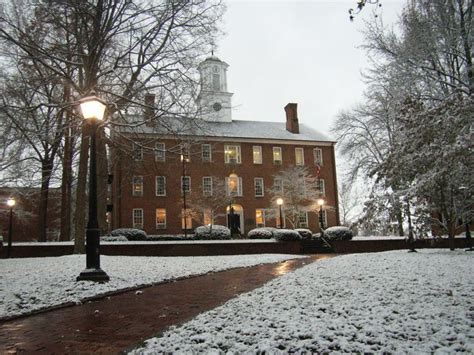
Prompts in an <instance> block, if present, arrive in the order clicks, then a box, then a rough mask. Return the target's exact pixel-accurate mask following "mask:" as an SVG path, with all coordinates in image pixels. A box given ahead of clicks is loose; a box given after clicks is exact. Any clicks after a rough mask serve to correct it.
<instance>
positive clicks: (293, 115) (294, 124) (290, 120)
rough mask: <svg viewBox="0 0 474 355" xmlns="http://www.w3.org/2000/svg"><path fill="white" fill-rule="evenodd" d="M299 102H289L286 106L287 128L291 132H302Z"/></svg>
mask: <svg viewBox="0 0 474 355" xmlns="http://www.w3.org/2000/svg"><path fill="white" fill-rule="evenodd" d="M297 106H298V104H294V103H289V104H288V105H286V106H285V112H286V130H287V131H288V132H291V133H300V126H299V124H298V109H297Z"/></svg>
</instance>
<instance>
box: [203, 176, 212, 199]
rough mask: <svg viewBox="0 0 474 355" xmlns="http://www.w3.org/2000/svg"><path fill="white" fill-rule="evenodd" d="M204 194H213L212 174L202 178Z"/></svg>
mask: <svg viewBox="0 0 474 355" xmlns="http://www.w3.org/2000/svg"><path fill="white" fill-rule="evenodd" d="M202 194H203V195H204V196H212V176H204V177H203V178H202Z"/></svg>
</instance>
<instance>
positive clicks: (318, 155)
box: [313, 148, 323, 166]
mask: <svg viewBox="0 0 474 355" xmlns="http://www.w3.org/2000/svg"><path fill="white" fill-rule="evenodd" d="M313 154H314V164H315V165H320V166H323V150H322V149H321V148H314V149H313Z"/></svg>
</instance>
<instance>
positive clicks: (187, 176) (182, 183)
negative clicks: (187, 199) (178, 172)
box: [181, 175, 191, 194]
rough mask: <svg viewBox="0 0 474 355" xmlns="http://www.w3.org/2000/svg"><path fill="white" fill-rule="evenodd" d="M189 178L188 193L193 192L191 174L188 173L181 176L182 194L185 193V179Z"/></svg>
mask: <svg viewBox="0 0 474 355" xmlns="http://www.w3.org/2000/svg"><path fill="white" fill-rule="evenodd" d="M185 179H187V180H188V181H189V183H188V189H187V190H186V193H190V192H191V176H189V175H186V176H181V194H183V193H184V192H185V191H184V180H185Z"/></svg>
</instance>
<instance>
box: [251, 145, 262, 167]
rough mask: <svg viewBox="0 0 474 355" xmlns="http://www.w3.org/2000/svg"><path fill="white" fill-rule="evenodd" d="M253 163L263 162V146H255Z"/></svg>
mask: <svg viewBox="0 0 474 355" xmlns="http://www.w3.org/2000/svg"><path fill="white" fill-rule="evenodd" d="M252 150H253V163H254V164H262V147H261V146H259V145H254V146H253V149H252Z"/></svg>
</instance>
